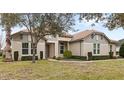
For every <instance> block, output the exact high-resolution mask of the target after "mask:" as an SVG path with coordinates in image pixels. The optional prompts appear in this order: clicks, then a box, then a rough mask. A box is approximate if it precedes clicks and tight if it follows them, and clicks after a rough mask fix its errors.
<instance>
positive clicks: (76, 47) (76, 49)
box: [69, 41, 80, 56]
mask: <svg viewBox="0 0 124 93" xmlns="http://www.w3.org/2000/svg"><path fill="white" fill-rule="evenodd" d="M69 46H70V50H71V52H72V55H77V56H80V42H79V41H78V42H72V43H70V44H69Z"/></svg>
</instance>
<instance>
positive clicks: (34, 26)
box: [19, 13, 74, 63]
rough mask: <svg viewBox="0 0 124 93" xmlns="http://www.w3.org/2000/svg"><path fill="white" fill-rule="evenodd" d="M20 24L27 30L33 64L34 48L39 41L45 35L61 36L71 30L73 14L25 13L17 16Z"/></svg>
mask: <svg viewBox="0 0 124 93" xmlns="http://www.w3.org/2000/svg"><path fill="white" fill-rule="evenodd" d="M19 16H20V17H19V20H20V24H21V25H23V26H24V27H26V28H27V30H28V32H29V34H30V36H31V43H32V44H33V56H32V62H33V63H35V48H36V46H37V44H38V42H39V40H41V39H44V40H45V37H46V36H47V35H53V36H56V35H57V34H58V35H61V34H62V32H63V31H66V32H67V31H69V30H73V27H72V26H73V25H74V14H66V13H57V14H56V13H26V14H19Z"/></svg>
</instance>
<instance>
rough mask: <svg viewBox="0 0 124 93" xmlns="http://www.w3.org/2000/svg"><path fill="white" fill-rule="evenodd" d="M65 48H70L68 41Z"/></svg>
mask: <svg viewBox="0 0 124 93" xmlns="http://www.w3.org/2000/svg"><path fill="white" fill-rule="evenodd" d="M67 49H68V50H70V46H69V42H67Z"/></svg>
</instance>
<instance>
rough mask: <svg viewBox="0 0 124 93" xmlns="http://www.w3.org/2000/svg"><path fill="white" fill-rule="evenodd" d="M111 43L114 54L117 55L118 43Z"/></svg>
mask: <svg viewBox="0 0 124 93" xmlns="http://www.w3.org/2000/svg"><path fill="white" fill-rule="evenodd" d="M110 45H112V52H113V53H114V54H113V55H114V56H116V45H115V44H110Z"/></svg>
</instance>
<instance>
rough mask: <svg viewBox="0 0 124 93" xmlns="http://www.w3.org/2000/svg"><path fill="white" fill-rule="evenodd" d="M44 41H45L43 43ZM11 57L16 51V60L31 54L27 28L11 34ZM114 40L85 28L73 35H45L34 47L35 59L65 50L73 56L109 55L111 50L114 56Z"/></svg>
mask: <svg viewBox="0 0 124 93" xmlns="http://www.w3.org/2000/svg"><path fill="white" fill-rule="evenodd" d="M45 42H46V43H45ZM11 43H12V58H13V59H14V54H15V55H16V53H17V52H18V60H21V59H23V58H25V57H31V56H32V44H31V39H30V35H29V33H28V31H27V30H21V31H19V32H17V33H14V34H13V35H12V40H11ZM116 43H117V42H116V41H113V40H110V39H109V38H108V37H107V36H106V35H105V34H104V33H102V32H99V31H95V30H86V31H82V32H79V33H76V34H74V35H70V34H68V33H64V34H62V35H61V36H60V35H57V36H56V37H53V36H46V38H45V39H44V40H40V42H39V43H38V45H37V48H36V56H37V59H45V58H53V57H63V53H64V51H65V50H70V51H71V52H72V55H74V56H85V57H87V53H88V52H92V54H93V55H95V56H104V55H109V52H110V51H113V53H114V56H116Z"/></svg>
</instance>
